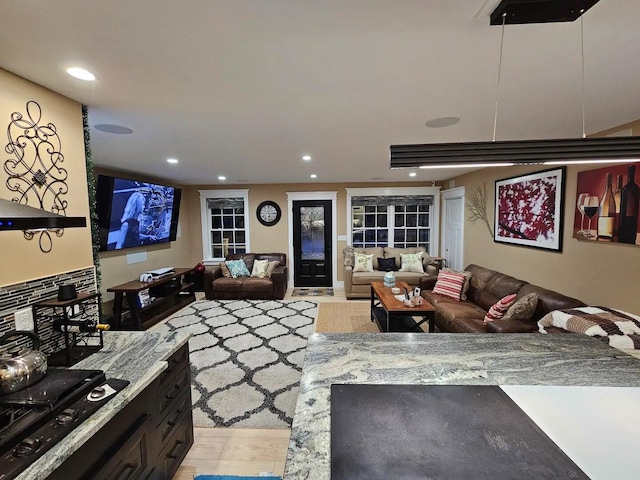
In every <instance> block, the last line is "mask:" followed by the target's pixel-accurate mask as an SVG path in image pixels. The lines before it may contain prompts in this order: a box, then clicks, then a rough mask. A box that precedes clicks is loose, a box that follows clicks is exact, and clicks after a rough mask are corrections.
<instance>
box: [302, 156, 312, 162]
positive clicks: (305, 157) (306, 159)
mask: <svg viewBox="0 0 640 480" xmlns="http://www.w3.org/2000/svg"><path fill="white" fill-rule="evenodd" d="M302 159H303V160H304V161H305V162H308V161H309V160H311V155H304V156H303V157H302Z"/></svg>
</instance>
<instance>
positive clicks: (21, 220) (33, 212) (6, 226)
mask: <svg viewBox="0 0 640 480" xmlns="http://www.w3.org/2000/svg"><path fill="white" fill-rule="evenodd" d="M86 226H87V219H86V218H84V217H65V216H64V215H58V214H55V213H51V212H46V211H44V210H41V209H39V208H34V207H30V206H28V205H21V204H19V203H16V202H12V201H10V200H5V199H4V198H0V231H1V230H36V229H45V228H72V227H86Z"/></svg>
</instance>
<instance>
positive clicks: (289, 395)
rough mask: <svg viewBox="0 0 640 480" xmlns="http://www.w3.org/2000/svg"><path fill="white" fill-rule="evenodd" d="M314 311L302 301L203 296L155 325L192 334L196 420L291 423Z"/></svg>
mask: <svg viewBox="0 0 640 480" xmlns="http://www.w3.org/2000/svg"><path fill="white" fill-rule="evenodd" d="M316 312H317V305H316V304H315V303H313V302H309V301H304V300H300V301H281V300H220V301H216V300H200V301H197V302H194V303H192V304H191V305H189V306H188V307H185V308H183V309H182V310H181V311H179V312H178V313H176V314H175V315H173V316H172V317H171V318H170V319H169V320H167V322H166V323H164V324H160V325H158V326H157V327H155V328H154V331H165V332H174V331H180V332H188V333H191V334H192V337H191V339H190V340H189V350H190V359H191V383H192V388H191V392H192V396H193V420H194V423H195V425H196V426H199V427H231V426H233V427H244V428H289V427H290V426H291V423H292V421H293V413H294V410H295V404H296V399H297V397H298V386H299V383H300V375H301V371H302V363H303V360H304V352H305V349H306V347H307V337H308V336H309V334H310V333H311V332H313V323H314V319H315V317H316Z"/></svg>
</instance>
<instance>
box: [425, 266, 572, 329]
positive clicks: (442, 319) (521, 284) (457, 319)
mask: <svg viewBox="0 0 640 480" xmlns="http://www.w3.org/2000/svg"><path fill="white" fill-rule="evenodd" d="M465 270H466V271H468V272H471V274H472V275H471V280H470V282H469V290H468V291H467V300H464V301H462V300H461V301H455V300H452V299H450V298H447V297H443V296H441V295H437V294H434V293H433V292H432V291H431V290H433V287H434V286H435V283H436V280H435V279H432V278H428V277H425V278H423V279H421V281H420V287H421V288H422V296H423V297H424V298H425V299H426V300H427V301H428V302H429V303H431V304H432V305H433V306H434V307H435V309H436V314H435V317H436V327H437V328H438V330H439V331H442V332H452V333H518V332H523V333H524V332H537V331H538V325H537V322H538V320H540V319H541V318H542V317H543V316H544V315H546V314H547V313H549V312H550V311H552V310H558V309H562V308H575V307H582V306H584V303H582V302H581V301H580V300H576V299H575V298H571V297H567V296H565V295H562V294H560V293H557V292H553V291H551V290H547V289H545V288H542V287H538V286H536V285H532V284H530V283H527V282H525V281H524V280H518V279H517V278H513V277H510V276H509V275H505V274H503V273H500V272H497V271H495V270H490V269H488V268H485V267H481V266H479V265H469V266H468V267H467V268H466V269H465ZM532 292H535V293H537V294H538V306H537V308H536V311H535V313H534V314H533V317H532V318H531V319H530V320H529V321H526V322H524V321H519V320H495V321H493V322H488V323H487V325H484V324H483V320H484V316H485V315H486V313H487V311H488V310H489V308H491V306H492V305H493V304H494V303H496V302H497V301H498V300H500V299H501V298H503V297H505V296H506V295H510V294H512V293H517V298H521V297H523V296H525V295H527V294H529V293H532ZM549 330H551V331H554V332H565V330H562V329H560V328H557V329H549Z"/></svg>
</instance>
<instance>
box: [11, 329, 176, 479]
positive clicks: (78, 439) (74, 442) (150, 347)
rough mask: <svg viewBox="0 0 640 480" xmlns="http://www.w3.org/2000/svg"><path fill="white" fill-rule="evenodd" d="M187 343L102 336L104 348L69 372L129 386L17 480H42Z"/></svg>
mask: <svg viewBox="0 0 640 480" xmlns="http://www.w3.org/2000/svg"><path fill="white" fill-rule="evenodd" d="M188 340H189V335H186V334H176V333H172V334H163V333H150V332H111V331H108V332H104V347H103V348H102V349H101V350H99V351H98V352H96V353H94V354H93V355H91V356H90V357H88V358H86V359H85V360H83V361H81V362H79V363H77V364H76V365H74V366H73V367H70V368H72V369H86V370H104V371H105V373H106V376H107V378H119V379H122V380H128V381H129V382H130V383H129V385H128V386H127V387H126V388H125V389H124V390H122V391H121V392H119V393H118V394H117V395H115V396H114V397H113V398H112V399H111V400H109V402H107V403H106V404H105V405H104V406H102V407H101V408H100V410H98V411H97V412H96V413H94V414H93V415H92V416H91V417H89V418H88V419H87V420H85V421H84V422H82V423H81V424H80V425H79V426H78V427H77V428H76V429H75V430H73V431H72V432H71V433H70V434H69V435H67V436H66V437H65V438H64V439H63V440H62V441H60V442H59V443H58V444H56V445H55V446H54V447H53V448H52V449H51V450H49V451H48V452H46V453H45V454H44V455H43V456H42V457H40V458H39V459H38V460H36V461H35V462H34V463H33V464H32V465H31V466H30V467H29V468H27V469H26V470H25V471H24V472H22V473H21V474H20V475H19V476H18V477H17V480H41V479H45V478H46V477H47V476H48V475H49V474H50V473H51V472H53V471H54V470H55V469H56V468H57V467H58V466H60V465H61V464H62V463H63V462H64V461H65V460H66V459H67V458H69V457H70V456H71V454H72V453H74V452H75V451H76V450H77V449H78V448H80V447H81V446H82V445H83V444H84V442H86V441H87V440H88V439H89V438H91V436H92V435H93V434H95V433H96V432H97V431H98V430H99V429H100V428H102V427H103V426H104V425H105V424H106V423H107V422H108V421H109V420H111V419H112V418H113V417H114V416H115V415H116V413H118V412H119V411H120V410H122V409H123V408H124V407H125V406H126V405H127V404H128V403H129V402H130V401H131V400H132V399H133V398H135V397H136V395H138V394H139V393H140V392H141V391H142V390H144V389H145V388H146V387H147V386H148V385H150V384H151V382H153V381H154V380H155V379H156V378H158V376H159V375H160V373H161V372H163V371H164V370H166V368H167V362H166V360H167V359H168V358H169V357H170V356H171V354H173V353H174V352H176V351H177V350H179V349H180V347H182V346H183V345H185V344H186V343H187V341H188Z"/></svg>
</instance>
